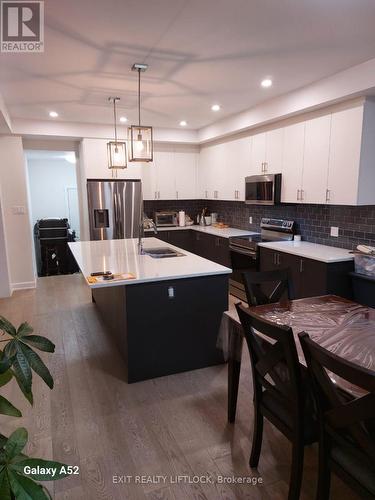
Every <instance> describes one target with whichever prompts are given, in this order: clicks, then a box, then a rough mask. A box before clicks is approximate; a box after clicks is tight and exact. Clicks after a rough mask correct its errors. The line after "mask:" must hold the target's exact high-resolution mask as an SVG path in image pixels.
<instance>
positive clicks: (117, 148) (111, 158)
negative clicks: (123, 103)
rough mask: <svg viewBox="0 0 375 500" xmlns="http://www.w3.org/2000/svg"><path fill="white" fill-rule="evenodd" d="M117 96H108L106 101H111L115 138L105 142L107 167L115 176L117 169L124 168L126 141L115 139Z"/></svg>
mask: <svg viewBox="0 0 375 500" xmlns="http://www.w3.org/2000/svg"><path fill="white" fill-rule="evenodd" d="M119 100H120V98H119V97H109V98H108V101H110V102H111V101H112V102H113V119H114V124H115V140H114V141H110V142H108V143H107V155H108V168H109V169H110V170H112V176H113V177H114V176H116V177H117V171H116V170H117V169H123V168H126V167H127V165H126V142H122V141H118V140H117V116H116V102H117V101H119Z"/></svg>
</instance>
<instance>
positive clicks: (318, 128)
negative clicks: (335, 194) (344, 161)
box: [300, 115, 331, 203]
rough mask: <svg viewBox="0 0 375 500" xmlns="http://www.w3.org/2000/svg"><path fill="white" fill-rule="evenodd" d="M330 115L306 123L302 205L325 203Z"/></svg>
mask: <svg viewBox="0 0 375 500" xmlns="http://www.w3.org/2000/svg"><path fill="white" fill-rule="evenodd" d="M330 132H331V115H325V116H320V117H318V118H313V119H312V120H307V121H306V128H305V148H304V162H303V175H302V192H301V195H300V201H302V203H325V202H326V189H327V177H328V162H329V144H330Z"/></svg>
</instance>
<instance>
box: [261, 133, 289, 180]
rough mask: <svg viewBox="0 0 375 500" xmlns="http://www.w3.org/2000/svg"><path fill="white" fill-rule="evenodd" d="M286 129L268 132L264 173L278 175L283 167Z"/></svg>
mask: <svg viewBox="0 0 375 500" xmlns="http://www.w3.org/2000/svg"><path fill="white" fill-rule="evenodd" d="M284 134H285V128H277V129H275V130H270V131H268V132H266V157H265V163H264V167H263V169H264V173H266V174H268V173H270V174H278V173H280V172H281V170H282V166H283V153H284Z"/></svg>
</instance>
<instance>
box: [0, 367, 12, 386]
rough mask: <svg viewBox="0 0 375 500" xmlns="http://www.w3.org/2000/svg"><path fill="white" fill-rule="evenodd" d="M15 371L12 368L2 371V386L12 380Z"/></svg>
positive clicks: (0, 383) (0, 378)
mask: <svg viewBox="0 0 375 500" xmlns="http://www.w3.org/2000/svg"><path fill="white" fill-rule="evenodd" d="M12 377H13V372H12V370H7V371H6V372H4V373H0V387H2V386H3V385H5V384H7V383H8V382H9V381H10V380H12Z"/></svg>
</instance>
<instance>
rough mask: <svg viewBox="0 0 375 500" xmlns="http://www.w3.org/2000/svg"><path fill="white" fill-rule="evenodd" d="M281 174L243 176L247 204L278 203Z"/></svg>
mask: <svg viewBox="0 0 375 500" xmlns="http://www.w3.org/2000/svg"><path fill="white" fill-rule="evenodd" d="M280 196H281V174H263V175H250V176H249V177H245V203H246V204H247V205H275V204H276V203H280Z"/></svg>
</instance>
